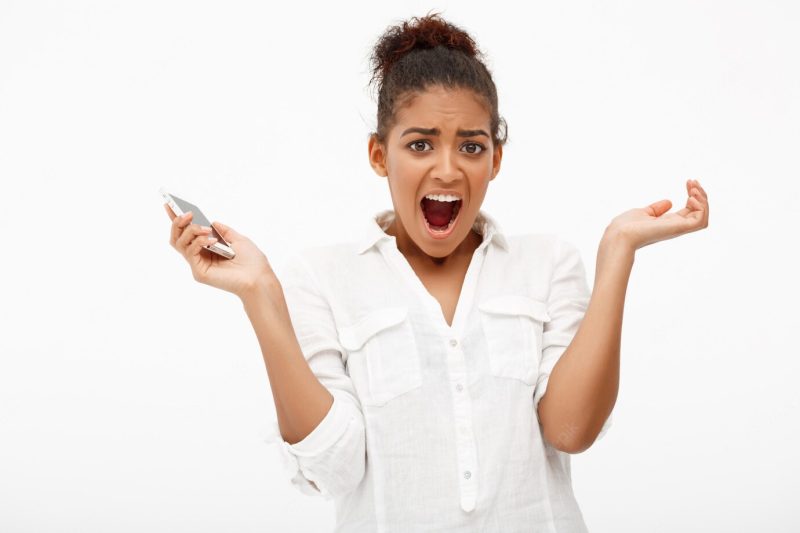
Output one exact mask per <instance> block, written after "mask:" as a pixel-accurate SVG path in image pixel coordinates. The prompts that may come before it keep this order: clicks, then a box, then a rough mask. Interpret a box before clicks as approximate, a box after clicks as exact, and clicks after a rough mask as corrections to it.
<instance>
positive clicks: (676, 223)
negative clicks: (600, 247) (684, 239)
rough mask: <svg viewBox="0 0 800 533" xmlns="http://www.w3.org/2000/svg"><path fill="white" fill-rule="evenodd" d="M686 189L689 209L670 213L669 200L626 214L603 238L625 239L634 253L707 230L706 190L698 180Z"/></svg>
mask: <svg viewBox="0 0 800 533" xmlns="http://www.w3.org/2000/svg"><path fill="white" fill-rule="evenodd" d="M686 190H687V192H688V194H689V198H688V199H687V200H686V207H684V208H683V209H681V210H680V211H676V212H674V213H667V211H669V209H670V208H671V207H672V202H670V201H669V200H659V201H658V202H655V203H652V204H650V205H648V206H647V207H643V208H636V209H631V210H629V211H625V212H624V213H622V214H621V215H618V216H616V217H615V218H614V219H613V220H612V221H611V223H610V224H609V225H608V227H607V228H606V234H605V236H604V238H612V239H622V240H624V241H625V242H626V244H627V245H628V246H629V247H630V248H631V250H633V251H635V250H637V249H638V248H642V247H644V246H647V245H648V244H652V243H654V242H658V241H663V240H666V239H672V238H673V237H677V236H679V235H683V234H684V233H691V232H693V231H697V230H701V229H704V228H706V227H708V195H707V194H706V191H705V190H704V189H703V187H701V186H700V182H698V181H697V180H686Z"/></svg>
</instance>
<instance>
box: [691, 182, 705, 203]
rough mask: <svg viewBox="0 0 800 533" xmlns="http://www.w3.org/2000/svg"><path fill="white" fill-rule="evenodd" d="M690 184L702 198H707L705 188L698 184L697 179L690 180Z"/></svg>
mask: <svg viewBox="0 0 800 533" xmlns="http://www.w3.org/2000/svg"><path fill="white" fill-rule="evenodd" d="M692 186H693V187H694V188H695V189H697V191H698V192H699V193H700V195H701V196H702V197H703V199H704V200H708V194H706V190H705V189H704V188H703V187H702V186H701V185H700V182H699V181H697V180H692Z"/></svg>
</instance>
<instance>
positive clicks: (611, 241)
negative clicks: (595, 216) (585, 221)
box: [599, 227, 636, 258]
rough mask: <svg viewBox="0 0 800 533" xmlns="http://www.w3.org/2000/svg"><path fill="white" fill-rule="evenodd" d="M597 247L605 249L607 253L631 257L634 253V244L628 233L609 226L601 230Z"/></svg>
mask: <svg viewBox="0 0 800 533" xmlns="http://www.w3.org/2000/svg"><path fill="white" fill-rule="evenodd" d="M599 248H600V249H601V250H606V251H607V253H608V254H614V255H625V256H630V257H631V258H632V257H634V256H635V254H636V246H635V245H634V243H633V242H632V240H631V239H630V238H629V237H628V235H626V234H625V233H623V232H622V231H620V230H618V229H612V228H611V227H607V228H606V230H605V232H603V237H602V238H601V239H600V246H599Z"/></svg>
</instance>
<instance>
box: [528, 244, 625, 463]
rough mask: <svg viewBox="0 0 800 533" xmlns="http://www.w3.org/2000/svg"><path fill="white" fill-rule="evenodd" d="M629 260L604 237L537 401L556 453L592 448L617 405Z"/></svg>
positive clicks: (544, 425)
mask: <svg viewBox="0 0 800 533" xmlns="http://www.w3.org/2000/svg"><path fill="white" fill-rule="evenodd" d="M633 260H634V252H633V250H632V249H631V248H630V247H629V246H627V245H626V242H625V241H623V240H620V239H616V238H613V237H610V236H606V237H604V238H603V240H602V241H601V243H600V247H599V250H598V255H597V268H596V274H595V283H594V289H593V290H592V296H591V299H590V300H589V305H588V308H587V309H586V313H585V315H584V317H583V320H582V321H581V323H580V326H579V327H578V331H577V332H576V333H575V336H574V338H573V339H572V341H571V342H570V344H569V346H568V347H567V349H566V350H565V351H564V353H563V355H561V357H560V358H559V359H558V362H557V363H556V365H555V367H554V368H553V370H552V372H551V373H550V377H549V380H548V385H547V394H545V395H544V396H542V398H541V400H540V402H539V405H538V415H539V420H540V422H541V424H542V427H543V433H544V437H545V439H546V440H547V441H548V442H550V443H552V444H553V445H554V446H555V447H556V448H557V449H559V450H561V451H564V452H568V453H580V452H582V451H584V450H586V449H587V448H588V447H589V446H591V445H592V443H593V442H594V441H595V439H596V438H597V436H598V434H599V433H600V430H601V429H602V427H603V424H604V423H605V422H606V420H607V419H608V417H609V416H610V414H611V411H612V409H613V408H614V404H615V403H616V400H617V393H618V391H619V367H620V339H621V331H622V314H623V306H624V302H625V292H626V290H627V286H628V280H629V278H630V273H631V269H632V267H633ZM579 275H581V276H582V275H583V274H582V269H581V270H580V274H579Z"/></svg>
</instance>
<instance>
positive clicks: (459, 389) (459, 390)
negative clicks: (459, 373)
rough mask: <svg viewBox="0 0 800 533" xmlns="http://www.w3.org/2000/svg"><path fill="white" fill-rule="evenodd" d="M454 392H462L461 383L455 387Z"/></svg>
mask: <svg viewBox="0 0 800 533" xmlns="http://www.w3.org/2000/svg"><path fill="white" fill-rule="evenodd" d="M456 390H457V391H458V392H461V391H462V390H464V385H462V384H461V383H459V384H458V385H456Z"/></svg>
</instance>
